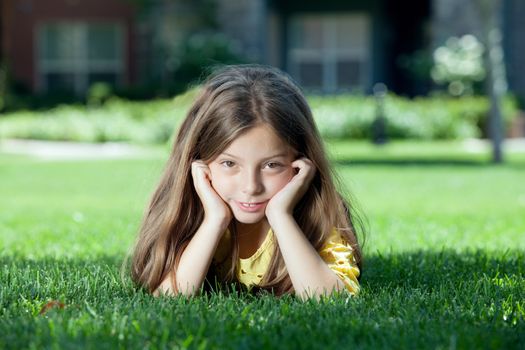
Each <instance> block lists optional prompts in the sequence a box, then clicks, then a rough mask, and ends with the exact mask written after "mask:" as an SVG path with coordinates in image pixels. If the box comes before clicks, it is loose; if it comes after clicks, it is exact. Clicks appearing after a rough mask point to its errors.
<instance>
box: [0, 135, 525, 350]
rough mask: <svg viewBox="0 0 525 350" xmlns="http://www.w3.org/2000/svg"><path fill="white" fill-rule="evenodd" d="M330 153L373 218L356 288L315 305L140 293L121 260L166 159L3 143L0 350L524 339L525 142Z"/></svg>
mask: <svg viewBox="0 0 525 350" xmlns="http://www.w3.org/2000/svg"><path fill="white" fill-rule="evenodd" d="M329 150H330V152H331V154H332V157H333V160H334V162H335V164H336V166H337V171H338V173H339V174H340V176H341V178H342V179H343V181H344V183H345V185H346V186H347V187H348V188H349V190H350V191H351V193H352V194H353V195H354V197H355V198H357V200H358V204H359V207H360V208H361V209H362V211H363V212H364V214H365V215H366V217H367V219H368V226H369V231H368V234H367V236H366V243H365V257H366V266H365V269H364V271H363V276H362V287H363V289H362V293H361V295H360V296H359V297H357V298H346V297H343V296H339V297H334V298H329V299H327V300H323V301H321V302H320V303H317V302H315V301H310V302H301V301H299V300H297V299H295V298H292V297H285V298H282V299H277V298H274V297H272V296H270V295H263V296H260V297H255V296H251V295H247V294H245V293H243V292H241V293H240V294H238V295H237V294H235V293H234V294H231V295H226V294H223V293H212V294H209V295H204V296H202V297H198V298H193V299H191V300H187V299H185V298H153V297H151V296H150V295H145V294H143V293H140V292H139V293H137V292H135V291H134V289H133V288H132V286H131V284H130V283H129V281H126V282H125V283H122V282H121V280H120V276H119V267H120V264H121V262H122V258H123V256H124V255H125V254H126V252H127V251H128V249H129V247H130V246H131V244H132V242H133V240H134V237H135V234H136V230H137V226H138V224H139V222H140V218H141V215H142V212H143V210H144V207H145V205H146V202H147V200H148V197H149V195H150V193H151V191H152V190H153V188H154V186H155V182H156V181H157V180H158V177H159V174H160V172H161V170H162V166H163V160H164V159H163V158H162V157H158V158H151V159H135V160H133V159H131V160H111V161H78V162H65V161H64V162H61V161H53V162H42V161H37V160H33V159H31V158H28V157H20V156H8V155H0V179H1V181H0V348H17V349H18V348H72V347H73V348H76V347H88V348H97V349H114V348H143V347H147V348H181V349H182V348H217V349H227V348H268V349H270V348H286V349H288V348H297V347H298V346H299V345H300V347H301V348H306V349H314V348H373V349H376V348H414V349H419V348H432V349H445V348H447V349H448V348H451V349H455V348H460V349H470V348H488V349H503V348H505V349H523V348H524V347H525V278H524V277H523V276H525V253H524V251H525V215H523V213H525V180H524V179H525V176H524V175H525V155H524V154H523V153H515V154H512V155H509V157H508V159H509V162H508V163H507V164H505V165H501V166H492V165H490V164H489V163H488V162H487V159H488V154H487V153H486V152H485V153H479V154H471V153H468V152H465V151H462V150H461V149H460V148H459V145H458V144H454V143H426V144H419V143H418V144H413V143H395V144H392V145H389V146H387V147H385V148H376V147H373V146H370V145H368V144H366V143H343V142H337V143H332V144H330V145H329ZM51 300H58V301H60V302H62V303H64V304H65V307H64V308H53V309H51V310H50V311H48V312H46V313H45V314H43V315H40V314H39V312H40V310H41V308H42V307H43V306H44V305H45V304H46V303H47V302H48V301H51Z"/></svg>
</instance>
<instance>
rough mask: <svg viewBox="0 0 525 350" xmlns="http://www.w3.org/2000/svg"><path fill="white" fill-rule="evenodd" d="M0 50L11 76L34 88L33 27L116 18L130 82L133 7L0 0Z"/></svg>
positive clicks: (105, 0)
mask: <svg viewBox="0 0 525 350" xmlns="http://www.w3.org/2000/svg"><path fill="white" fill-rule="evenodd" d="M1 10H2V11H1V16H2V21H1V22H2V24H3V28H2V31H1V33H2V40H1V42H2V45H3V47H2V52H3V55H4V57H5V58H6V60H7V63H8V66H9V69H10V73H11V75H12V77H13V78H14V79H15V80H16V81H18V82H19V83H22V84H24V85H26V86H27V87H28V88H30V89H32V90H34V89H35V88H36V72H35V62H34V61H35V50H36V47H35V44H36V43H35V41H36V40H35V28H36V26H37V25H38V24H39V23H42V22H45V21H57V20H74V21H104V20H106V21H107V20H119V21H121V22H122V21H123V22H124V23H125V26H126V34H127V35H126V49H127V52H126V55H125V56H126V74H125V77H124V79H125V81H126V82H130V81H133V78H134V77H133V75H134V74H133V70H134V59H133V55H132V52H133V48H134V45H133V40H132V38H133V33H132V32H133V20H134V9H133V7H132V5H131V2H130V1H126V0H45V1H43V0H2V9H1Z"/></svg>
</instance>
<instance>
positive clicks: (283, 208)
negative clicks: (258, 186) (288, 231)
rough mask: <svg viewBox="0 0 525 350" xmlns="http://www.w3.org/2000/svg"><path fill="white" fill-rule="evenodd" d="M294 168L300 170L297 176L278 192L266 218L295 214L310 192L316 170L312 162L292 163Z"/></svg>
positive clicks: (271, 201)
mask: <svg viewBox="0 0 525 350" xmlns="http://www.w3.org/2000/svg"><path fill="white" fill-rule="evenodd" d="M291 165H292V167H293V168H294V169H298V172H297V174H296V175H295V176H294V177H293V178H292V179H291V180H290V182H288V183H287V184H286V186H284V187H283V188H282V189H281V190H280V191H279V192H277V193H276V194H275V195H274V196H273V197H272V199H270V201H269V202H268V205H267V206H266V212H265V213H266V217H268V218H270V217H272V216H275V215H279V214H288V215H292V214H293V209H294V208H295V205H296V204H297V202H299V200H300V199H301V198H302V197H303V195H304V194H305V193H306V191H307V190H308V187H309V186H310V183H311V182H312V179H313V178H314V175H315V172H316V169H315V167H314V165H313V163H312V161H311V160H309V159H308V158H300V159H297V160H296V161H294V162H292V164H291Z"/></svg>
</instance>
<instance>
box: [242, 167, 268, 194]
mask: <svg viewBox="0 0 525 350" xmlns="http://www.w3.org/2000/svg"><path fill="white" fill-rule="evenodd" d="M241 181H242V192H243V193H245V194H248V195H255V194H260V193H262V192H263V191H264V184H263V182H262V179H261V174H260V172H259V171H255V170H250V171H246V172H244V173H243V174H242V179H241Z"/></svg>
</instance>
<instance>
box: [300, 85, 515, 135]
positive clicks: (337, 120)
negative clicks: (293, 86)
mask: <svg viewBox="0 0 525 350" xmlns="http://www.w3.org/2000/svg"><path fill="white" fill-rule="evenodd" d="M309 101H310V104H311V107H312V111H313V114H314V117H315V119H316V122H317V125H318V126H319V130H320V132H321V134H322V135H323V136H324V137H326V138H333V139H342V138H350V139H362V138H371V130H372V123H373V121H374V119H375V118H376V115H377V113H378V108H377V102H376V101H375V99H374V97H372V96H334V97H311V98H310V99H309ZM488 111H489V101H488V99H487V98H486V97H481V96H469V97H461V98H452V97H444V96H435V97H419V98H415V99H407V98H404V97H399V96H395V95H388V96H387V97H386V98H385V100H384V108H383V115H384V117H385V119H386V132H387V136H388V137H389V138H392V139H464V138H468V137H485V136H486V134H487V133H486V130H485V129H486V120H487V115H488ZM503 114H504V122H505V124H506V125H507V126H508V125H509V123H510V122H511V121H512V119H513V118H514V117H515V116H516V115H517V104H516V101H515V99H514V98H513V97H510V96H509V97H506V98H505V100H504V103H503Z"/></svg>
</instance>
